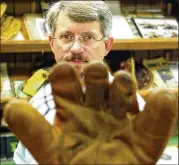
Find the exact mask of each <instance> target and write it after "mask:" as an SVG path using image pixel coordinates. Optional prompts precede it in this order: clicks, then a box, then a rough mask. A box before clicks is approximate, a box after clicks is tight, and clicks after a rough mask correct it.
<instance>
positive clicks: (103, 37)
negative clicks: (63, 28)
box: [50, 35, 107, 48]
mask: <svg viewBox="0 0 179 165" xmlns="http://www.w3.org/2000/svg"><path fill="white" fill-rule="evenodd" d="M50 36H51V38H52V39H57V43H58V39H59V38H57V37H54V36H53V35H50ZM92 37H93V39H94V40H95V41H102V40H103V39H104V41H106V40H107V37H105V35H103V36H102V38H101V39H99V40H98V39H96V38H95V37H94V36H92ZM81 38H82V37H81ZM75 40H78V41H79V42H80V45H81V46H83V47H89V46H87V45H84V44H82V41H80V37H75V35H74V39H73V40H72V42H71V44H70V43H68V44H66V46H67V47H69V48H71V47H72V45H73V44H74V42H75ZM57 46H59V47H64V46H65V44H64V45H60V44H58V45H57Z"/></svg>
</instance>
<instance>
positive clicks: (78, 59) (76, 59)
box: [49, 12, 113, 75]
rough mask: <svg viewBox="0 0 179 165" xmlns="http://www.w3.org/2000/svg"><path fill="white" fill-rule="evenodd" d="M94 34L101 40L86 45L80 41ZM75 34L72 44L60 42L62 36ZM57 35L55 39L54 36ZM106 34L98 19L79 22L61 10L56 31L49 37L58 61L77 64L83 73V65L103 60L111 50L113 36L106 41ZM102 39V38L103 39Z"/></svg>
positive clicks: (80, 72)
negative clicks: (104, 34) (102, 30)
mask: <svg viewBox="0 0 179 165" xmlns="http://www.w3.org/2000/svg"><path fill="white" fill-rule="evenodd" d="M88 35H90V36H94V37H95V38H96V39H98V40H100V41H95V42H93V43H92V44H90V45H88V44H87V45H86V44H84V43H83V42H81V41H80V39H79V38H80V37H81V36H82V37H84V36H85V37H86V36H87V37H88ZM69 36H70V37H71V36H74V37H75V40H74V42H72V44H70V46H68V44H67V46H66V45H64V44H59V43H61V42H59V41H60V40H59V39H60V38H62V37H65V39H66V38H67V39H68V38H69ZM53 37H55V39H54V38H53ZM103 37H104V36H103V34H102V32H101V25H100V23H99V22H98V21H92V22H85V23H84V22H83V23H77V22H74V21H72V20H70V19H69V18H68V16H67V15H66V14H65V12H60V14H59V17H58V20H57V25H56V31H55V33H54V34H53V36H50V37H49V40H50V46H51V49H52V51H53V53H54V57H55V60H56V62H59V61H68V62H70V63H72V64H73V65H75V68H76V69H77V71H78V72H79V74H80V75H82V71H83V67H84V66H85V65H86V64H87V63H89V62H91V61H102V60H103V58H104V56H105V55H107V53H108V52H109V51H110V49H111V46H112V43H113V38H109V39H107V40H106V41H104V39H102V38H103ZM101 39H102V40H101Z"/></svg>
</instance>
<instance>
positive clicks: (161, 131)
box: [3, 63, 177, 164]
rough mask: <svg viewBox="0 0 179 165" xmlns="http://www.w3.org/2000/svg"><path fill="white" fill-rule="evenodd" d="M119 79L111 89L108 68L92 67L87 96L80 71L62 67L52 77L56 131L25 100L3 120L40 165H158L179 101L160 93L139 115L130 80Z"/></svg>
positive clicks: (13, 106) (87, 70)
mask: <svg viewBox="0 0 179 165" xmlns="http://www.w3.org/2000/svg"><path fill="white" fill-rule="evenodd" d="M114 77H115V79H114V81H113V83H112V84H110V83H109V82H108V69H107V67H106V66H105V65H103V64H101V63H92V64H89V65H88V66H87V67H86V68H85V69H84V83H85V86H86V92H85V93H83V92H82V88H81V84H80V80H79V78H78V76H77V73H76V71H75V69H74V68H73V67H72V66H71V65H70V64H66V63H59V64H57V65H56V66H54V67H53V69H52V72H51V74H50V77H49V80H50V82H51V84H52V92H53V96H54V100H55V104H56V110H57V113H56V116H55V121H54V125H50V124H49V123H48V122H47V121H46V120H45V119H44V117H43V116H41V115H40V113H39V112H38V111H37V110H36V109H34V108H33V107H32V106H31V105H30V104H28V103H27V102H24V101H21V100H12V101H10V102H9V103H8V104H7V105H6V106H5V108H4V111H3V115H4V118H5V120H6V122H7V123H8V125H9V128H10V129H11V131H13V132H14V133H15V135H16V136H17V138H18V139H19V140H21V142H22V143H23V144H24V145H25V146H26V147H27V148H28V149H29V150H30V152H31V153H32V155H33V156H34V157H35V159H36V160H37V161H38V162H39V164H155V163H156V162H157V160H158V159H159V158H160V155H161V154H162V152H163V150H164V148H165V146H166V144H167V142H168V139H169V137H170V135H171V131H172V127H173V125H174V123H175V120H176V116H177V108H176V103H177V102H176V98H175V96H174V95H173V94H172V93H170V92H169V91H167V90H155V91H153V92H152V93H151V94H150V97H149V99H148V100H147V102H146V106H145V108H144V111H143V112H138V106H137V100H136V84H135V81H134V80H133V78H132V77H131V75H130V74H129V73H127V72H125V71H118V72H116V73H115V74H114Z"/></svg>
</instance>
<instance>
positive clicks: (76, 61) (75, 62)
mask: <svg viewBox="0 0 179 165" xmlns="http://www.w3.org/2000/svg"><path fill="white" fill-rule="evenodd" d="M71 63H73V64H83V63H87V62H86V61H81V60H78V59H74V60H72V61H71Z"/></svg>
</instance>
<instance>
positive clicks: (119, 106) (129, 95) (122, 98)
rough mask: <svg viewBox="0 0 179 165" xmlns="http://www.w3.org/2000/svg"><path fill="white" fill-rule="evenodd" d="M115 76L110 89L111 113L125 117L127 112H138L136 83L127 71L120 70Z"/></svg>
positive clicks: (119, 117) (118, 116)
mask: <svg viewBox="0 0 179 165" xmlns="http://www.w3.org/2000/svg"><path fill="white" fill-rule="evenodd" d="M114 77H115V78H114V81H113V83H112V84H111V86H110V90H109V107H110V109H109V113H111V114H112V115H113V116H114V117H116V118H117V119H125V118H126V113H127V112H131V113H137V112H138V110H139V109H138V102H137V96H136V83H135V81H134V79H133V78H132V75H131V74H130V73H128V72H127V71H118V72H116V73H115V74H114Z"/></svg>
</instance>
